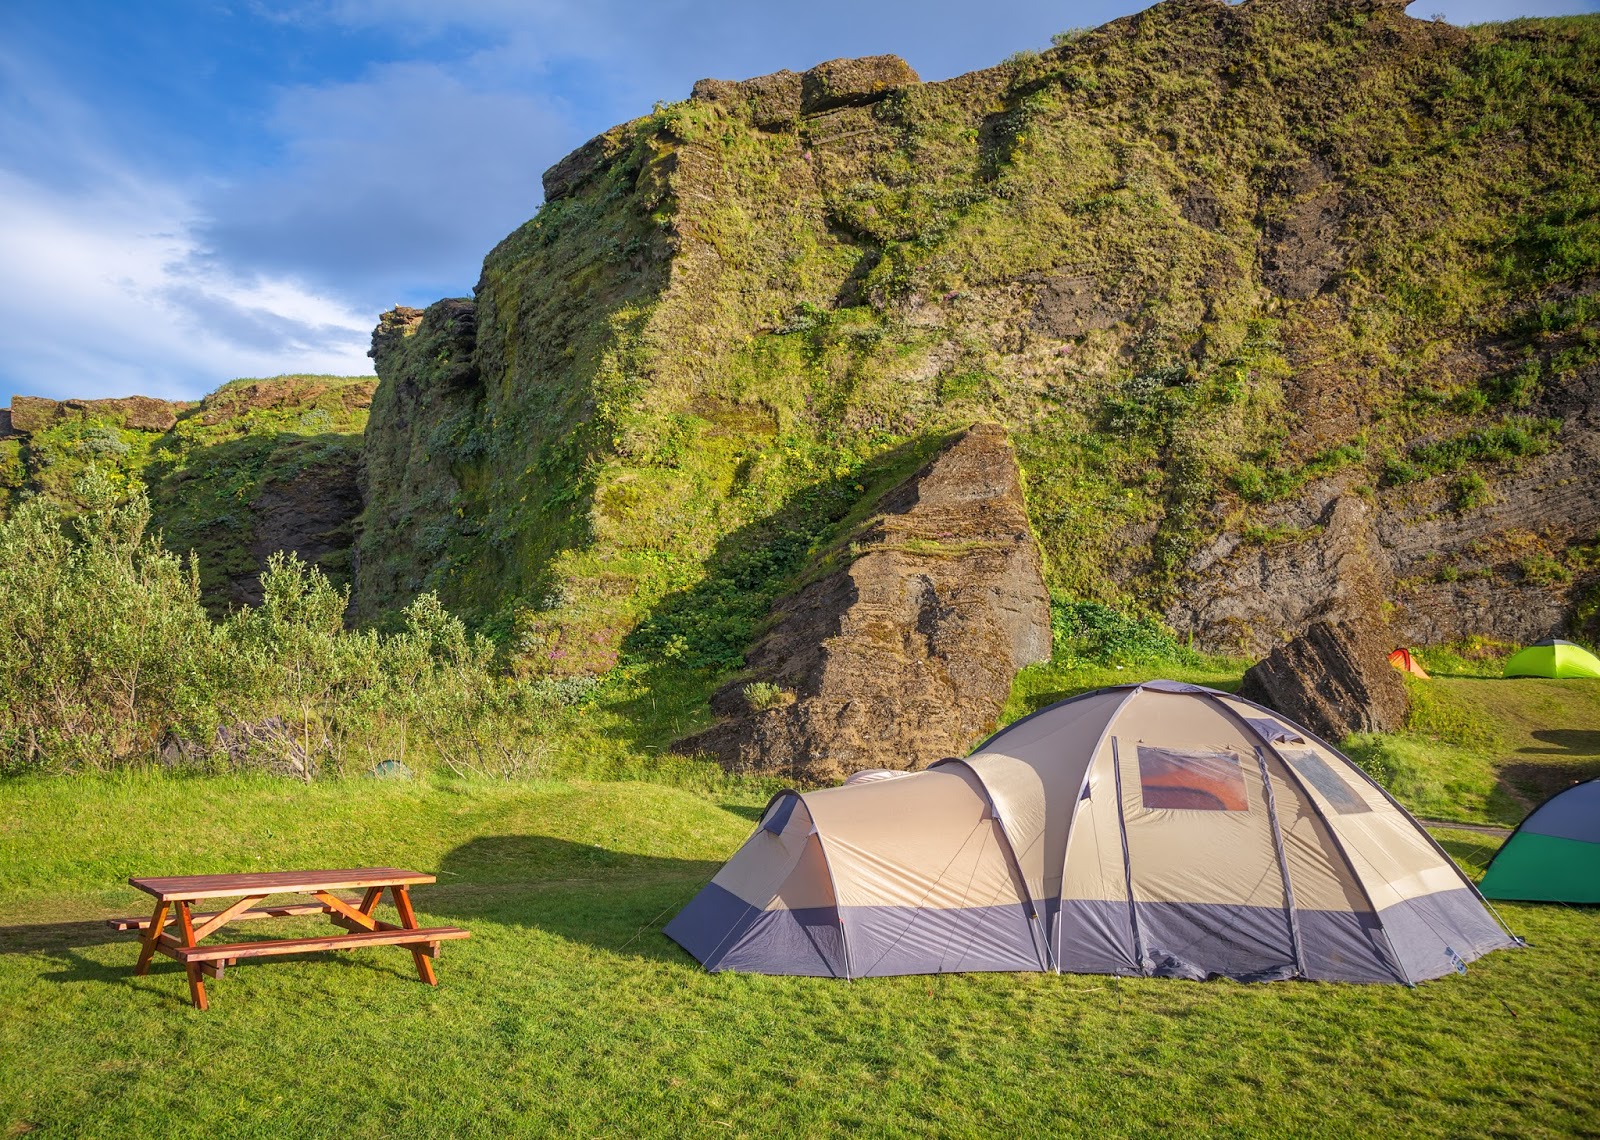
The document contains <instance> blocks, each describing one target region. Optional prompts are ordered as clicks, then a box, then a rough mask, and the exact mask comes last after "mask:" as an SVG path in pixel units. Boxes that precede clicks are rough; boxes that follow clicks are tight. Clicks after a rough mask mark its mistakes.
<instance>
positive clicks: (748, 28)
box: [0, 0, 1600, 399]
mask: <svg viewBox="0 0 1600 1140" xmlns="http://www.w3.org/2000/svg"><path fill="white" fill-rule="evenodd" d="M1143 6H1144V5H1142V4H1139V3H1128V2H1125V0H1123V2H1118V0H1091V2H1088V3H1077V4H1071V3H1060V2H1053V3H1046V2H1041V0H1015V2H1004V0H1002V2H999V3H994V4H990V5H976V4H973V3H971V0H963V2H960V3H957V2H954V0H919V2H916V3H912V2H908V0H894V2H885V3H871V2H870V0H867V2H864V0H851V2H846V0H812V2H810V3H807V4H804V5H799V4H783V5H778V4H762V3H753V2H750V0H744V2H739V0H654V2H650V3H643V2H638V0H583V2H576V3H574V2H564V0H453V2H452V0H325V2H322V3H311V2H309V0H165V2H155V0H100V2H96V3H89V2H85V0H0V15H3V17H4V22H5V26H6V33H5V36H4V38H3V39H0V328H3V329H4V330H5V332H4V345H3V349H4V350H3V351H0V399H4V398H5V397H6V396H7V395H9V394H10V393H25V394H31V395H42V396H55V397H66V396H80V397H97V396H121V395H128V394H131V393H134V392H139V393H143V394H147V395H155V396H166V397H169V398H192V397H196V396H199V395H200V394H202V393H204V392H206V391H209V390H210V389H212V388H214V387H216V386H217V385H218V384H220V383H222V382H224V381H226V380H229V379H232V378H234V377H237V376H271V375H277V374H280V373H284V372H295V371H318V372H323V371H325V372H335V373H341V374H355V373H366V372H369V371H370V362H369V361H368V360H367V359H366V356H365V352H366V348H367V341H368V336H369V334H370V332H371V329H372V326H373V324H374V323H375V322H376V319H377V315H378V313H379V312H381V311H382V310H384V309H386V308H389V307H391V306H392V305H394V304H396V303H400V304H412V305H425V304H427V303H429V302H431V301H433V300H436V299H438V298H440V297H445V296H460V295H464V294H467V293H470V292H471V289H472V285H473V283H474V282H475V281H476V280H477V276H478V268H479V265H480V263H481V261H482V259H483V256H484V254H485V253H487V252H488V251H489V249H490V248H491V247H492V246H493V245H494V244H495V242H497V241H498V240H499V239H500V238H501V237H503V236H504V235H505V234H506V233H508V232H509V231H510V230H512V229H513V228H514V227H516V226H517V225H518V224H520V223H521V222H522V221H524V220H526V219H527V218H529V217H531V216H532V215H533V213H534V212H535V211H536V210H537V209H538V206H539V202H540V187H539V175H540V173H541V172H542V171H543V170H544V169H545V167H547V166H549V165H550V164H551V163H552V162H554V161H555V160H556V159H558V158H560V157H561V156H562V155H563V154H565V153H566V152H567V151H568V150H570V149H571V148H572V147H574V146H576V145H578V144H579V143H581V142H583V141H584V140H585V139H587V138H589V137H590V136H592V135H594V134H595V133H597V132H599V131H601V130H603V129H605V128H606V127H608V126H610V125H611V124H613V123H616V122H621V121H623V120H625V119H629V118H633V117H634V116H636V115H639V114H643V113H645V112H647V111H648V110H649V109H650V107H651V105H652V104H653V103H655V102H656V101H657V100H663V101H668V102H670V101H673V100H676V99H681V98H683V97H684V96H686V95H687V94H688V92H689V88H690V86H691V85H692V84H693V82H694V81H695V80H696V79H697V78H700V77H701V76H706V75H714V76H717V77H719V78H726V79H740V78H745V77H747V76H751V75H760V74H764V73H766V72H770V71H776V70H777V69H779V68H782V67H789V68H793V69H795V70H803V69H804V68H806V67H809V66H810V65H812V64H814V63H817V62H819V61H821V60H824V59H832V58H835V57H838V56H846V55H868V54H874V53H878V52H895V53H897V54H899V55H902V56H904V57H905V58H906V59H907V60H908V61H909V62H910V63H911V65H912V66H913V67H915V68H916V69H917V71H918V72H919V73H920V74H921V75H922V77H923V78H924V79H942V78H946V77H948V76H951V75H956V74H959V73H961V72H963V71H968V70H971V69H973V68H977V67H984V66H987V65H989V64H992V63H995V62H997V61H998V60H1000V59H1003V58H1004V57H1005V56H1007V55H1010V54H1011V53H1012V52H1014V51H1018V50H1020V49H1024V48H1035V49H1036V48H1042V47H1045V46H1048V44H1049V42H1050V36H1051V34H1052V33H1054V32H1058V31H1061V30H1064V29H1066V28H1069V27H1075V26H1092V25H1095V24H1099V23H1103V22H1104V21H1105V20H1108V19H1111V18H1114V17H1116V16H1119V15H1124V14H1126V13H1128V12H1131V11H1135V10H1137V9H1138V8H1140V7H1143ZM1597 10H1600V0H1419V2H1418V3H1417V4H1415V5H1414V6H1413V9H1412V11H1413V13H1414V14H1419V15H1423V16H1429V15H1432V14H1434V13H1442V14H1444V15H1445V16H1446V18H1448V19H1450V20H1451V21H1452V22H1455V23H1473V22H1478V21H1482V20H1493V19H1509V18H1511V17H1513V16H1518V15H1552V14H1559V13H1574V12H1594V11H1597Z"/></svg>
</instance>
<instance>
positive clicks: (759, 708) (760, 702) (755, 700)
mask: <svg viewBox="0 0 1600 1140" xmlns="http://www.w3.org/2000/svg"><path fill="white" fill-rule="evenodd" d="M741 692H743V693H744V702H745V704H747V705H749V706H750V708H751V710H752V711H753V712H765V711H766V710H768V709H775V708H781V707H782V706H783V705H792V704H794V694H793V693H792V692H790V691H789V690H788V689H783V688H779V687H778V686H777V685H774V684H773V683H772V682H771V681H752V682H751V683H750V684H748V685H746V686H745V687H744V688H743V689H742V690H741Z"/></svg>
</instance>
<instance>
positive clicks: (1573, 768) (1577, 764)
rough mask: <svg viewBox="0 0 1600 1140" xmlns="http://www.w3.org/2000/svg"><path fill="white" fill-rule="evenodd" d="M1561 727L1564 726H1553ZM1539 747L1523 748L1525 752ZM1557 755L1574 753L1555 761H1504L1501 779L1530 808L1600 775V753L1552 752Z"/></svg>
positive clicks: (1507, 788)
mask: <svg viewBox="0 0 1600 1140" xmlns="http://www.w3.org/2000/svg"><path fill="white" fill-rule="evenodd" d="M1552 731H1561V730H1552ZM1535 735H1536V736H1541V737H1543V736H1547V735H1549V733H1536V734H1535ZM1530 751H1535V750H1532V749H1523V753H1527V752H1530ZM1547 755H1554V756H1556V757H1567V756H1571V757H1572V759H1571V760H1570V761H1563V760H1562V759H1557V760H1555V761H1554V762H1552V761H1550V760H1544V761H1527V762H1523V763H1515V764H1503V765H1501V767H1500V771H1499V783H1500V784H1501V785H1502V786H1504V787H1505V789H1506V790H1507V791H1508V792H1510V793H1512V794H1513V795H1514V796H1515V797H1516V798H1517V799H1518V800H1519V801H1520V802H1521V803H1522V804H1524V805H1526V810H1528V811H1531V810H1532V809H1533V808H1535V807H1537V806H1538V805H1539V804H1542V803H1543V802H1544V801H1545V800H1547V799H1549V798H1550V797H1551V796H1553V795H1555V794H1556V793H1557V792H1564V791H1566V790H1567V789H1568V788H1570V787H1572V785H1573V784H1581V783H1582V782H1583V781H1585V780H1590V779H1593V778H1595V777H1597V776H1600V756H1594V755H1589V756H1585V755H1583V754H1582V753H1567V752H1556V753H1548V754H1547Z"/></svg>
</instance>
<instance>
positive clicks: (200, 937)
mask: <svg viewBox="0 0 1600 1140" xmlns="http://www.w3.org/2000/svg"><path fill="white" fill-rule="evenodd" d="M266 897H267V896H266V895H246V896H245V897H244V898H242V899H240V900H239V901H238V902H236V903H234V904H233V905H232V906H230V907H229V908H228V909H227V910H223V911H218V912H217V913H216V914H213V915H204V916H202V917H203V918H205V921H204V922H202V923H201V924H200V927H199V929H197V930H196V931H195V932H194V940H195V941H196V942H204V941H205V940H206V938H207V936H208V935H212V934H215V933H216V932H217V930H218V929H219V928H221V927H224V926H226V925H227V924H228V923H230V922H232V921H233V920H234V919H235V918H237V917H239V915H240V913H241V912H243V911H246V910H249V909H250V908H251V907H253V906H254V905H255V904H256V903H258V902H260V901H261V900H262V899H264V898H266Z"/></svg>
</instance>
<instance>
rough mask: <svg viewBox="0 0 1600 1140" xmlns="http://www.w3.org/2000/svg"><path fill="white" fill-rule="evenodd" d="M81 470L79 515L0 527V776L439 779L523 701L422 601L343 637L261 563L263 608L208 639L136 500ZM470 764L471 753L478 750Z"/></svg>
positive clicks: (238, 616)
mask: <svg viewBox="0 0 1600 1140" xmlns="http://www.w3.org/2000/svg"><path fill="white" fill-rule="evenodd" d="M117 487H118V484H117V483H116V482H115V481H114V480H112V479H110V478H108V477H107V476H105V475H103V474H101V473H99V472H97V471H95V470H91V471H90V472H89V473H88V474H87V475H85V476H84V477H82V478H80V479H79V480H78V481H77V483H76V484H75V486H74V492H75V495H76V497H77V499H78V500H79V501H81V502H82V503H83V504H84V510H83V512H82V513H81V514H78V515H75V516H72V517H68V516H67V515H66V514H65V513H64V512H63V508H62V507H60V506H59V505H57V504H55V503H54V502H53V501H52V500H51V499H49V498H47V497H44V496H39V497H36V498H32V499H29V500H27V501H25V502H23V503H22V504H20V505H19V507H18V508H17V509H16V510H15V511H14V512H13V513H12V515H11V517H10V518H9V519H6V520H5V521H3V522H0V646H3V647H4V652H3V653H0V770H3V771H5V772H9V773H20V772H30V771H35V772H64V771H74V770H85V769H106V768H112V767H116V766H119V765H125V764H129V763H135V762H139V761H149V760H151V759H153V758H154V757H155V756H156V755H157V753H158V751H159V752H162V753H163V754H165V755H166V756H167V757H168V758H169V759H172V760H174V761H175V762H198V763H206V764H211V763H222V764H226V765H232V766H239V765H255V764H263V765H265V766H267V767H269V768H272V769H273V770H290V771H293V772H295V773H296V774H298V775H301V776H303V777H305V778H310V777H311V776H312V775H314V774H315V773H316V772H318V771H321V770H325V769H327V768H329V767H332V768H334V769H337V768H340V767H342V766H344V764H345V761H346V758H347V757H349V758H352V759H354V758H362V759H361V764H362V767H370V766H371V763H372V762H375V761H376V759H377V758H378V754H379V753H383V754H384V755H386V756H388V755H394V754H395V753H398V754H399V755H400V756H401V758H403V757H404V754H405V752H406V749H407V746H408V743H409V742H410V741H411V740H412V738H413V737H419V738H420V739H421V740H422V741H423V742H424V743H426V744H427V745H428V746H429V747H430V748H431V749H432V750H433V751H434V752H435V753H436V754H438V755H440V756H441V758H443V759H445V761H446V762H447V763H449V762H450V755H451V753H452V752H454V751H458V750H459V749H460V748H462V747H478V746H479V745H481V743H482V741H483V739H485V734H486V729H487V726H490V725H491V724H492V723H493V722H494V721H496V720H497V719H501V718H504V717H505V716H507V715H509V714H514V713H516V712H517V711H518V710H519V709H520V708H521V707H522V706H523V705H524V704H526V703H528V697H529V696H530V694H529V693H528V692H526V691H524V690H522V689H520V688H519V687H517V686H515V685H513V684H511V683H509V682H507V681H506V680H505V679H504V678H502V677H501V676H500V675H499V673H498V671H497V670H496V669H495V668H494V650H493V647H492V646H491V645H490V643H489V642H488V641H487V640H486V639H484V638H482V637H473V636H469V635H468V633H467V631H466V627H465V626H464V625H463V624H462V622H461V621H460V619H459V618H456V617H453V616H452V615H450V614H449V613H447V612H446V611H445V609H444V607H443V606H442V605H440V603H439V600H438V598H437V597H435V596H434V595H432V594H424V595H423V596H422V597H420V598H418V599H417V600H416V601H415V602H413V603H412V605H411V606H410V607H409V608H408V609H407V610H406V611H405V626H404V628H403V629H402V630H401V631H400V632H398V633H394V634H388V635H380V634H377V633H374V632H370V631H366V632H352V631H349V630H346V629H345V628H344V622H343V615H344V612H345V609H346V607H347V604H348V601H349V596H348V591H347V590H340V589H336V588H335V587H334V586H333V585H332V584H331V583H330V582H329V581H328V579H327V577H326V576H325V575H324V574H323V573H322V571H321V570H319V569H317V568H316V567H313V566H308V565H306V564H305V563H303V562H301V561H300V560H299V559H298V558H296V557H295V556H294V555H292V554H281V553H280V554H276V555H274V556H273V557H272V558H271V559H270V560H269V562H268V566H267V571H266V573H265V574H264V575H263V576H262V587H263V593H264V598H263V601H262V604H261V605H260V606H258V607H255V608H253V609H251V608H245V609H241V610H239V611H237V612H235V613H234V614H232V615H230V616H229V617H228V618H227V619H226V620H224V621H222V622H219V623H214V622H213V621H212V620H211V619H210V618H209V617H208V616H207V615H206V612H205V610H204V608H203V607H202V605H201V603H200V585H199V575H198V571H197V569H196V567H195V565H194V563H193V561H192V560H190V561H185V560H182V559H179V558H178V557H177V556H175V555H173V554H171V553H169V552H168V551H166V550H164V549H162V547H161V546H160V544H159V543H158V541H157V540H156V539H155V538H154V537H153V536H151V535H149V534H147V533H146V527H147V525H148V523H149V520H150V507H149V503H148V502H147V500H146V499H145V497H144V495H143V494H142V493H138V494H134V495H132V496H129V497H119V492H118V490H117ZM480 750H481V749H480Z"/></svg>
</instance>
